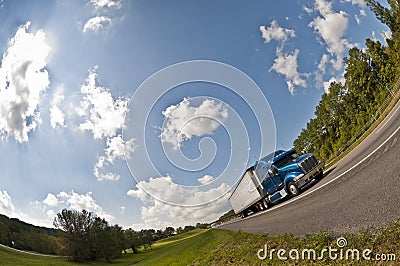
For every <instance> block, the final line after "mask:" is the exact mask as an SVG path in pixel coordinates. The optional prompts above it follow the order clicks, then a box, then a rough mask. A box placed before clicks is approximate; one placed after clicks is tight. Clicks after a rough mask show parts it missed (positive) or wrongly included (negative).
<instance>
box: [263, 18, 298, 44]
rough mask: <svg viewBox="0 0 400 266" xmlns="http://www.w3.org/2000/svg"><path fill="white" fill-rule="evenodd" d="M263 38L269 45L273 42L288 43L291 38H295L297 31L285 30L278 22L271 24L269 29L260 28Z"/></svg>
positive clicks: (274, 21)
mask: <svg viewBox="0 0 400 266" xmlns="http://www.w3.org/2000/svg"><path fill="white" fill-rule="evenodd" d="M260 31H261V37H262V38H263V39H264V40H265V43H269V42H270V41H272V40H277V41H282V42H284V41H286V40H287V39H289V38H294V37H295V31H294V30H291V29H284V28H282V27H281V26H279V25H278V22H277V21H276V20H273V21H272V22H271V25H270V26H269V27H268V28H265V26H260Z"/></svg>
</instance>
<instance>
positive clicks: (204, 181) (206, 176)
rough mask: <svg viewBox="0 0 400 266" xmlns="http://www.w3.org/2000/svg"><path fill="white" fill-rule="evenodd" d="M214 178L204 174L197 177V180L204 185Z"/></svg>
mask: <svg viewBox="0 0 400 266" xmlns="http://www.w3.org/2000/svg"><path fill="white" fill-rule="evenodd" d="M213 180H214V177H213V176H211V175H205V176H203V177H200V178H199V179H197V181H199V183H200V184H202V185H206V184H208V183H211V182H212V181H213Z"/></svg>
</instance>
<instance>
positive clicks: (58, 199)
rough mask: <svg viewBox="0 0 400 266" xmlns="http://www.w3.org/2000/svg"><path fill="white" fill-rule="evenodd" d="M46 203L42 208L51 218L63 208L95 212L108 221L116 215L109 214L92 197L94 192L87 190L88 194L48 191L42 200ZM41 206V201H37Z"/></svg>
mask: <svg viewBox="0 0 400 266" xmlns="http://www.w3.org/2000/svg"><path fill="white" fill-rule="evenodd" d="M42 203H44V204H45V208H42V210H43V212H44V211H46V214H47V215H48V216H49V217H50V218H51V217H52V218H54V214H55V213H56V212H59V211H60V210H61V209H64V208H67V209H74V210H77V211H81V210H86V211H89V212H94V213H95V214H96V215H97V216H99V217H102V218H104V219H106V220H107V221H112V220H113V219H114V217H113V216H112V215H111V214H108V213H107V212H106V211H104V209H103V208H102V207H101V206H100V205H98V204H97V202H96V200H95V199H93V197H92V192H90V191H89V192H87V193H86V194H78V193H76V192H74V191H71V192H69V193H67V192H65V191H61V192H60V193H58V194H57V195H54V194H52V193H48V194H47V197H46V198H45V199H44V200H43V201H42ZM36 204H37V205H39V207H40V206H41V205H40V204H41V203H40V202H36ZM42 206H43V205H42Z"/></svg>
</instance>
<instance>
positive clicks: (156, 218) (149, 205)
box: [127, 176, 230, 228]
mask: <svg viewBox="0 0 400 266" xmlns="http://www.w3.org/2000/svg"><path fill="white" fill-rule="evenodd" d="M143 189H144V190H146V191H152V192H154V193H152V195H154V194H159V193H162V195H163V199H164V200H166V201H171V202H172V201H173V202H177V201H178V202H180V203H181V204H180V205H179V206H177V205H170V204H167V203H164V202H161V201H159V200H157V199H154V198H152V197H150V196H149V195H147V194H146V192H145V191H143ZM229 190H230V187H229V185H227V184H225V183H223V184H221V185H220V186H219V187H215V188H212V189H210V190H208V191H201V190H199V189H198V188H187V187H181V186H179V185H177V184H175V183H174V182H173V179H172V178H171V177H170V176H166V177H158V178H150V179H149V181H148V182H145V181H140V182H139V183H138V185H136V189H135V190H129V191H128V192H127V195H129V196H131V197H134V198H138V199H140V200H141V201H142V202H143V203H144V206H143V207H142V208H141V218H142V220H143V223H142V224H136V225H133V227H134V228H135V227H138V228H143V227H145V228H165V227H167V226H173V227H177V226H184V225H188V224H196V223H198V222H211V221H214V220H217V219H218V218H219V217H220V216H221V215H222V214H223V213H224V212H226V211H227V210H228V207H229V206H228V197H229V193H227V192H228V191H229ZM200 203H204V204H203V205H200V206H194V205H196V204H200ZM160 217H163V220H162V221H160Z"/></svg>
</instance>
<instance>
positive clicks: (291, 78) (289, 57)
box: [270, 49, 306, 95]
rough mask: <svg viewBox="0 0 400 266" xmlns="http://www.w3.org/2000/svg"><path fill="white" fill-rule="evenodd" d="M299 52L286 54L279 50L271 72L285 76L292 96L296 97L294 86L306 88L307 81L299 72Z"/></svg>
mask: <svg viewBox="0 0 400 266" xmlns="http://www.w3.org/2000/svg"><path fill="white" fill-rule="evenodd" d="M298 54H299V50H297V49H296V50H295V51H294V53H290V54H284V53H282V52H281V51H280V50H277V58H275V60H274V64H273V65H272V67H271V69H270V71H271V70H274V71H276V72H277V73H279V74H281V75H283V76H285V80H286V84H287V86H288V89H289V92H290V94H292V95H294V86H302V87H305V86H306V81H305V80H304V79H303V78H301V76H300V73H299V72H298V71H297V57H298Z"/></svg>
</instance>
